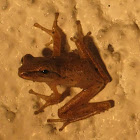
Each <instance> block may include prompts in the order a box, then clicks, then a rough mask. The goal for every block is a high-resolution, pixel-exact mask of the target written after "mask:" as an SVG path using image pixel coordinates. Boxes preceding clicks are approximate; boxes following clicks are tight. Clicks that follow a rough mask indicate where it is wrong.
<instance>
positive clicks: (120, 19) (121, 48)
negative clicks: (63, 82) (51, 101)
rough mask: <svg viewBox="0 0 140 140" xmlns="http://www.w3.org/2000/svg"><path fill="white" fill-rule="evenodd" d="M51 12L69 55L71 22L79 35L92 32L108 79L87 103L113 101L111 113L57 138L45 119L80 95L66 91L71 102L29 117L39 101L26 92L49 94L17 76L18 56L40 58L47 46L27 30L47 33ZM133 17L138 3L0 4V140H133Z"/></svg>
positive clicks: (139, 99)
mask: <svg viewBox="0 0 140 140" xmlns="http://www.w3.org/2000/svg"><path fill="white" fill-rule="evenodd" d="M55 12H59V13H60V17H59V20H58V24H59V26H60V27H61V28H62V29H63V30H64V32H65V33H66V34H67V38H68V42H69V44H70V46H71V50H73V49H75V48H76V47H75V45H74V43H73V42H72V41H70V39H69V38H70V37H72V36H74V34H75V33H76V25H75V21H76V20H77V19H78V20H80V21H81V23H82V27H83V31H84V33H85V34H86V33H87V32H88V31H91V32H92V36H93V37H94V39H95V41H96V43H97V44H98V48H99V50H100V54H101V56H102V58H103V60H104V62H105V64H106V66H107V69H108V71H109V73H110V75H111V76H112V79H113V81H112V82H111V83H109V84H108V85H107V86H106V87H105V89H104V90H102V91H101V92H100V93H99V94H98V95H97V96H96V97H95V98H94V99H92V101H103V100H108V99H113V100H115V107H114V108H112V109H110V110H109V111H106V112H104V113H101V114H99V115H95V116H93V117H90V118H88V119H86V120H82V121H79V122H75V123H72V124H70V125H68V126H67V127H66V128H65V129H64V130H63V131H62V132H59V131H58V129H59V128H60V127H61V125H62V124H61V123H53V124H49V123H47V119H48V118H57V110H58V108H59V107H61V106H62V105H64V104H65V103H66V102H67V101H68V100H69V99H71V97H72V96H74V95H75V94H77V93H78V92H79V90H80V89H78V88H72V95H71V97H68V98H67V99H66V100H65V101H63V102H62V103H61V104H58V105H54V106H50V107H48V108H46V109H45V112H44V113H41V114H39V115H34V114H33V112H34V111H35V110H36V107H37V103H38V102H42V101H40V100H39V99H37V98H36V97H35V96H33V95H29V93H28V91H29V90H30V89H34V90H35V91H36V92H39V93H41V94H44V95H50V94H51V90H50V89H49V87H48V86H47V85H46V84H45V83H35V82H32V81H27V80H24V79H21V78H20V77H18V74H17V73H18V68H19V67H20V65H21V62H20V60H21V58H22V56H24V55H25V54H29V53H30V54H32V55H33V56H41V50H42V49H43V48H44V47H45V44H46V43H47V42H49V41H50V40H51V37H50V36H49V35H47V34H45V33H44V32H42V31H41V30H38V29H36V28H35V27H33V24H34V23H35V22H38V23H40V24H41V25H43V26H45V27H47V28H51V26H52V23H53V20H54V13H55ZM139 15H140V2H139V0H124V1H121V0H118V1H116V0H108V1H106V0H68V1H66V0H57V1H55V0H0V72H1V74H0V140H7V139H10V140H54V139H57V140H76V139H77V140H139V138H140V86H139V85H140V84H139V83H140V60H139V58H140V16H139ZM109 44H110V45H109ZM108 46H111V47H108Z"/></svg>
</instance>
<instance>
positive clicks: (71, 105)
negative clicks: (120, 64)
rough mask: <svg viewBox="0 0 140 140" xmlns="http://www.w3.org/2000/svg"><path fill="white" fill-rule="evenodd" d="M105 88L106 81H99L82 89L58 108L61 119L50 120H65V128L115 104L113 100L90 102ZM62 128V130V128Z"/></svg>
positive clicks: (50, 120)
mask: <svg viewBox="0 0 140 140" xmlns="http://www.w3.org/2000/svg"><path fill="white" fill-rule="evenodd" d="M103 88H104V82H99V81H98V82H97V83H95V84H94V85H93V86H91V87H90V88H88V89H86V90H83V91H81V92H80V93H79V94H77V95H76V96H74V97H73V98H72V99H71V100H70V101H69V102H67V103H66V104H65V105H64V106H63V107H61V108H60V109H59V110H58V116H59V118H60V119H49V120H48V121H49V122H64V125H63V126H62V128H61V129H63V128H64V127H65V126H66V125H68V124H69V123H72V122H75V121H79V120H82V119H85V118H88V117H90V116H93V115H95V114H99V113H101V112H104V111H106V110H108V109H109V108H111V107H113V106H114V101H113V100H108V101H104V102H97V103H89V101H90V99H92V98H93V97H95V96H96V95H97V94H98V93H99V92H100V91H101V90H102V89H103ZM61 129H60V130H61Z"/></svg>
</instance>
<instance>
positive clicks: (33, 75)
mask: <svg viewBox="0 0 140 140" xmlns="http://www.w3.org/2000/svg"><path fill="white" fill-rule="evenodd" d="M18 75H19V77H21V78H23V79H27V80H33V81H39V79H45V78H50V79H51V78H53V77H54V76H55V77H61V76H60V75H59V74H58V73H56V72H52V71H48V70H43V71H28V72H20V70H19V72H18Z"/></svg>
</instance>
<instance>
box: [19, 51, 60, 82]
mask: <svg viewBox="0 0 140 140" xmlns="http://www.w3.org/2000/svg"><path fill="white" fill-rule="evenodd" d="M21 62H22V66H21V67H20V68H19V69H18V75H19V76H20V77H21V78H23V79H27V80H32V81H37V82H51V81H53V80H57V79H58V78H60V72H59V66H58V65H56V64H57V63H56V60H55V58H45V57H33V56H32V55H31V54H26V55H25V56H24V57H23V58H22V59H21Z"/></svg>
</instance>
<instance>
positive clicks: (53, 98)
mask: <svg viewBox="0 0 140 140" xmlns="http://www.w3.org/2000/svg"><path fill="white" fill-rule="evenodd" d="M58 17H59V13H58V12H57V13H55V18H54V22H53V25H52V29H51V30H50V29H47V28H45V27H43V26H41V25H40V24H38V23H35V24H34V26H35V27H36V28H39V29H41V30H42V31H44V32H46V33H47V34H49V35H50V36H51V37H52V43H53V50H51V49H49V48H46V49H45V51H44V52H45V53H44V54H43V56H41V57H34V56H32V55H31V54H26V55H25V56H23V57H22V65H21V66H20V67H19V69H18V75H19V77H21V78H23V79H26V80H31V81H34V82H44V83H46V84H47V85H48V86H49V87H50V88H51V90H52V94H51V95H50V96H47V95H42V94H40V93H37V92H35V91H34V90H32V89H31V90H29V93H30V94H32V95H35V96H37V97H39V98H40V99H43V100H44V101H45V104H43V105H42V106H41V107H40V108H39V109H38V110H37V111H35V112H34V114H39V113H41V112H44V109H45V108H46V107H48V106H51V105H55V104H59V103H61V102H62V101H63V100H64V99H65V98H66V97H67V96H70V89H71V88H72V87H79V88H81V89H82V91H80V92H79V93H78V94H76V95H75V96H74V97H72V99H70V100H69V101H68V102H67V103H66V104H65V105H64V106H62V107H61V108H59V109H58V117H59V118H52V119H48V120H47V121H48V122H49V123H54V122H62V123H63V125H62V127H61V128H60V129H59V131H62V130H63V129H64V128H65V127H66V126H67V125H68V124H70V123H73V122H76V121H79V120H83V119H86V118H89V117H91V116H94V115H96V114H100V113H101V112H105V111H107V110H109V109H110V108H112V107H114V105H115V102H114V100H111V99H110V100H106V101H101V102H90V100H91V99H92V98H94V97H95V96H96V95H97V94H98V93H99V92H100V91H102V90H103V89H104V88H105V87H106V85H107V84H108V83H109V82H111V81H112V78H111V76H110V74H109V72H108V70H107V68H106V66H105V63H104V62H103V60H102V58H101V55H100V53H99V50H98V48H97V47H96V46H97V45H96V43H95V41H94V39H93V37H92V36H91V32H88V33H87V34H86V35H84V33H83V29H82V25H81V22H80V20H77V21H76V22H75V23H76V24H75V25H76V29H77V31H76V34H75V36H74V37H71V38H70V40H71V41H73V43H74V44H75V46H76V47H77V49H76V50H73V51H68V50H67V49H66V47H67V42H68V41H67V37H66V34H65V33H64V32H63V30H62V29H61V28H60V27H59V25H58ZM58 85H62V86H65V87H66V90H65V91H64V92H63V93H59V91H58V88H57V86H58Z"/></svg>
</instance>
